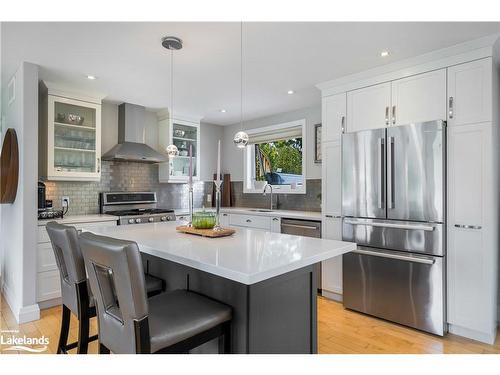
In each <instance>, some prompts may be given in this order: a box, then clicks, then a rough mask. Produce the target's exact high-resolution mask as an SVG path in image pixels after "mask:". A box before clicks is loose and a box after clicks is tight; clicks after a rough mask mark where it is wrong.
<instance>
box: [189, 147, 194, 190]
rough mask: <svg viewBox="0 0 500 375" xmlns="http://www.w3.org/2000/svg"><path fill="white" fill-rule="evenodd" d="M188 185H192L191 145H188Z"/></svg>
mask: <svg viewBox="0 0 500 375" xmlns="http://www.w3.org/2000/svg"><path fill="white" fill-rule="evenodd" d="M189 185H193V145H189Z"/></svg>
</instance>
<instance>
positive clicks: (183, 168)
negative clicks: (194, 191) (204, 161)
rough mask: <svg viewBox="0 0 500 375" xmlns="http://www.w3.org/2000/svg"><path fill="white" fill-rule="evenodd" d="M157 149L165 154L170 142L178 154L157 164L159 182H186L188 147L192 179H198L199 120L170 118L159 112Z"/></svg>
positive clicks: (187, 175) (188, 161) (188, 160)
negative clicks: (190, 156)
mask: <svg viewBox="0 0 500 375" xmlns="http://www.w3.org/2000/svg"><path fill="white" fill-rule="evenodd" d="M158 119H159V122H158V124H159V138H160V139H159V142H158V144H159V150H158V151H160V152H161V153H163V154H165V155H166V148H167V146H168V145H170V144H174V145H175V146H177V149H178V150H179V154H178V155H177V156H176V157H174V158H170V160H169V161H168V162H167V163H162V164H160V165H159V180H160V182H187V181H188V178H189V164H190V158H189V149H190V148H191V152H192V168H193V180H199V179H200V122H199V121H196V120H185V119H170V118H169V117H168V115H163V116H162V114H161V113H160V114H159V118H158Z"/></svg>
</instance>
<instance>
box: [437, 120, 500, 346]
mask: <svg viewBox="0 0 500 375" xmlns="http://www.w3.org/2000/svg"><path fill="white" fill-rule="evenodd" d="M495 137H496V129H495V127H494V126H492V125H491V123H484V124H474V125H462V126H452V127H448V161H449V162H448V202H449V203H448V248H447V256H448V276H447V278H448V323H449V330H450V332H452V333H456V334H459V335H462V336H466V337H469V338H472V339H476V340H480V341H483V342H488V343H493V342H494V340H495V335H496V324H497V322H496V320H497V279H496V272H497V267H498V255H497V253H498V242H497V236H498V234H497V232H498V227H497V225H498V221H497V213H496V212H497V210H498V208H497V207H498V206H497V202H498V198H497V195H498V192H497V191H496V190H495V175H496V172H495V168H498V166H495V163H494V160H495V157H494V150H495V143H494V142H495V141H494V139H495Z"/></svg>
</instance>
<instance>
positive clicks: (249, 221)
mask: <svg viewBox="0 0 500 375" xmlns="http://www.w3.org/2000/svg"><path fill="white" fill-rule="evenodd" d="M222 215H227V219H225V217H224V216H222V217H223V218H224V219H223V220H225V221H226V222H227V223H228V225H229V226H232V227H245V228H252V229H262V230H267V231H270V232H275V233H280V232H281V218H279V217H274V216H260V215H244V214H227V213H226V214H222ZM222 225H224V224H222Z"/></svg>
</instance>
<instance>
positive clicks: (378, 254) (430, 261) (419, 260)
mask: <svg viewBox="0 0 500 375" xmlns="http://www.w3.org/2000/svg"><path fill="white" fill-rule="evenodd" d="M351 252H352V253H353V254H359V255H371V256H375V257H379V258H388V259H396V260H402V261H405V262H412V263H421V264H429V265H432V264H434V259H429V258H421V257H419V258H417V257H410V256H404V255H397V254H388V253H382V252H378V251H370V250H360V249H357V250H353V251H351Z"/></svg>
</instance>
